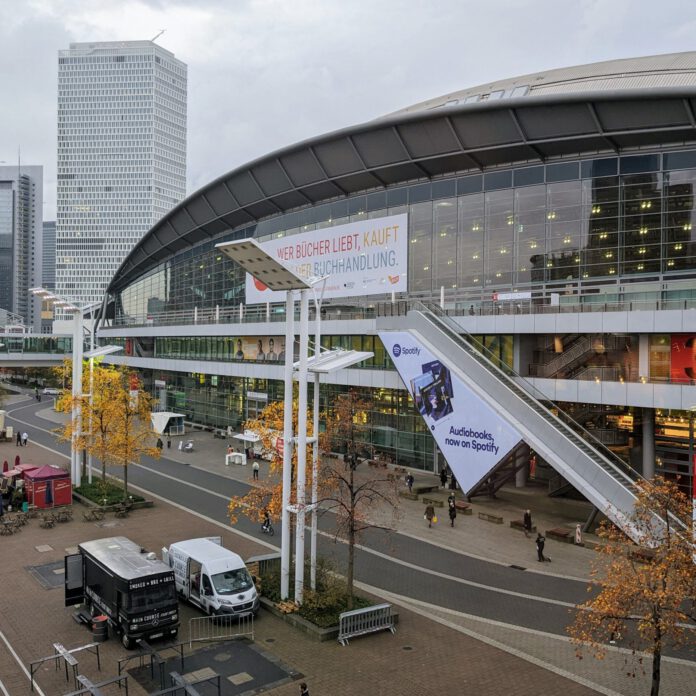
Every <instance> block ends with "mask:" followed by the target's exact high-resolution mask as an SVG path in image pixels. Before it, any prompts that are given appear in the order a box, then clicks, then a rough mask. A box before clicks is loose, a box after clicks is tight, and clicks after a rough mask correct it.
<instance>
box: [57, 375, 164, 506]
mask: <svg viewBox="0 0 696 696" xmlns="http://www.w3.org/2000/svg"><path fill="white" fill-rule="evenodd" d="M59 370H61V371H62V374H68V373H69V371H70V361H65V364H64V365H63V366H62V367H61V368H59ZM82 384H83V389H84V390H85V391H87V390H88V389H89V386H88V385H89V384H90V375H89V367H88V363H86V362H85V367H84V370H83V375H82ZM141 387H142V385H141V384H140V383H139V382H138V381H137V380H135V378H134V376H133V375H132V373H130V372H129V371H128V370H125V369H120V368H116V367H108V366H103V365H100V364H95V365H94V369H93V374H92V398H91V400H90V398H89V396H88V395H82V396H77V397H73V396H72V393H71V391H70V389H66V390H65V391H64V392H63V393H62V394H61V396H60V398H59V399H58V402H57V408H58V410H60V411H64V412H69V411H72V409H73V407H79V408H80V411H81V413H82V419H81V421H82V422H81V426H80V427H79V429H78V428H77V423H76V422H74V421H72V420H71V421H69V422H68V423H66V424H65V425H64V426H63V427H62V428H61V429H60V430H59V433H58V434H59V437H60V439H61V440H63V441H67V442H70V441H71V440H72V437H73V433H75V434H76V443H77V446H78V448H79V449H81V450H85V451H86V452H87V453H88V454H91V455H92V456H93V457H95V458H96V459H97V460H98V461H99V462H100V463H101V468H102V479H105V478H106V467H107V466H108V465H117V466H118V465H120V466H122V467H123V498H124V500H126V499H127V498H128V465H129V464H131V463H138V462H139V461H140V459H141V458H142V457H143V456H148V457H153V458H155V459H157V458H159V456H160V451H159V449H158V448H157V447H156V446H155V440H154V437H155V435H154V432H153V430H152V426H151V424H150V412H151V410H152V400H151V397H150V395H149V394H148V393H147V392H145V391H143V390H142V388H141Z"/></svg>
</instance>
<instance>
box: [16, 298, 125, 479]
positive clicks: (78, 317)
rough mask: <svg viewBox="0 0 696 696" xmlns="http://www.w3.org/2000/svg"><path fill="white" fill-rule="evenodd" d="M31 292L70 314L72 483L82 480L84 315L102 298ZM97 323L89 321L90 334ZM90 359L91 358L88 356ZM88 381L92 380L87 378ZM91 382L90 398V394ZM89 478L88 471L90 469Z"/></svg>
mask: <svg viewBox="0 0 696 696" xmlns="http://www.w3.org/2000/svg"><path fill="white" fill-rule="evenodd" d="M29 292H31V293H32V294H33V295H36V296H38V297H40V298H41V300H42V301H44V302H48V303H50V304H52V305H54V306H56V307H60V308H61V309H63V310H64V311H66V312H69V313H71V314H72V315H73V336H72V397H73V398H72V404H73V405H72V413H71V420H72V423H73V431H72V437H71V442H70V481H71V482H72V484H73V485H74V486H75V487H78V486H80V485H81V484H82V466H81V462H80V448H79V446H78V439H79V437H80V435H81V431H82V408H81V407H80V397H82V396H83V394H82V358H83V357H85V355H83V353H84V345H83V344H84V336H83V334H84V318H85V315H87V314H89V315H92V316H93V314H94V311H95V310H96V309H97V308H98V307H100V306H101V302H93V303H91V304H88V305H84V306H83V307H80V306H79V305H78V304H77V303H76V302H72V301H70V300H67V299H65V298H63V297H60V295H56V294H55V293H54V292H51V291H50V290H46V289H45V288H31V289H30V291H29ZM95 331H96V327H95V326H94V324H93V325H92V337H93V336H94V332H95ZM92 346H94V338H92ZM106 348H111V349H113V350H108V351H106V352H103V351H104V350H105V349H106ZM116 350H120V347H119V346H104V347H103V348H100V349H97V350H96V351H95V350H92V351H89V352H88V353H87V354H86V357H90V358H91V359H93V358H94V357H96V356H97V355H106V354H107V353H112V352H115V351H116ZM90 362H91V360H90ZM90 382H91V380H90ZM91 386H92V385H91V384H90V399H91V398H92V397H91V391H92V390H91ZM90 481H91V472H90Z"/></svg>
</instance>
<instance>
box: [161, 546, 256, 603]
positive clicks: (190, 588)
mask: <svg viewBox="0 0 696 696" xmlns="http://www.w3.org/2000/svg"><path fill="white" fill-rule="evenodd" d="M162 560H163V561H164V562H165V563H168V564H169V566H170V567H171V568H172V569H173V570H174V578H175V581H176V589H177V592H178V593H179V594H180V595H181V596H182V597H183V598H184V599H186V600H188V601H189V602H191V604H195V605H196V606H197V607H200V608H201V609H202V610H203V611H205V612H207V613H208V614H210V615H213V614H234V615H236V616H247V615H249V614H256V613H257V612H258V610H259V597H258V595H257V593H256V587H255V586H254V581H253V580H252V578H251V575H250V574H249V571H248V570H247V567H246V566H245V565H244V561H243V560H242V559H241V557H240V556H238V555H237V554H236V553H233V552H232V551H230V550H228V549H226V548H223V546H222V538H221V537H208V538H205V539H188V540H186V541H178V542H176V543H175V544H172V545H171V546H170V547H169V549H166V548H163V549H162Z"/></svg>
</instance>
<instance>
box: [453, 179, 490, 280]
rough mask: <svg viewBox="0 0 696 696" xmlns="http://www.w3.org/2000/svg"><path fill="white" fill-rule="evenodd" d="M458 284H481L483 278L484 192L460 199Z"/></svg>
mask: <svg viewBox="0 0 696 696" xmlns="http://www.w3.org/2000/svg"><path fill="white" fill-rule="evenodd" d="M458 215H459V233H458V244H457V247H458V248H457V274H458V279H457V284H458V285H459V286H460V287H467V286H470V285H481V284H482V280H483V240H484V194H482V193H475V194H472V195H470V196H460V197H459V199H458Z"/></svg>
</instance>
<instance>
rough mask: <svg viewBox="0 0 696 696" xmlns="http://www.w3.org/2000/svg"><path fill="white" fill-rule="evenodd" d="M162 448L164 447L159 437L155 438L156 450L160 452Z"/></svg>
mask: <svg viewBox="0 0 696 696" xmlns="http://www.w3.org/2000/svg"><path fill="white" fill-rule="evenodd" d="M163 447H164V442H162V438H161V437H158V438H157V449H158V450H159V451H160V452H161V451H162V448H163Z"/></svg>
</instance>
